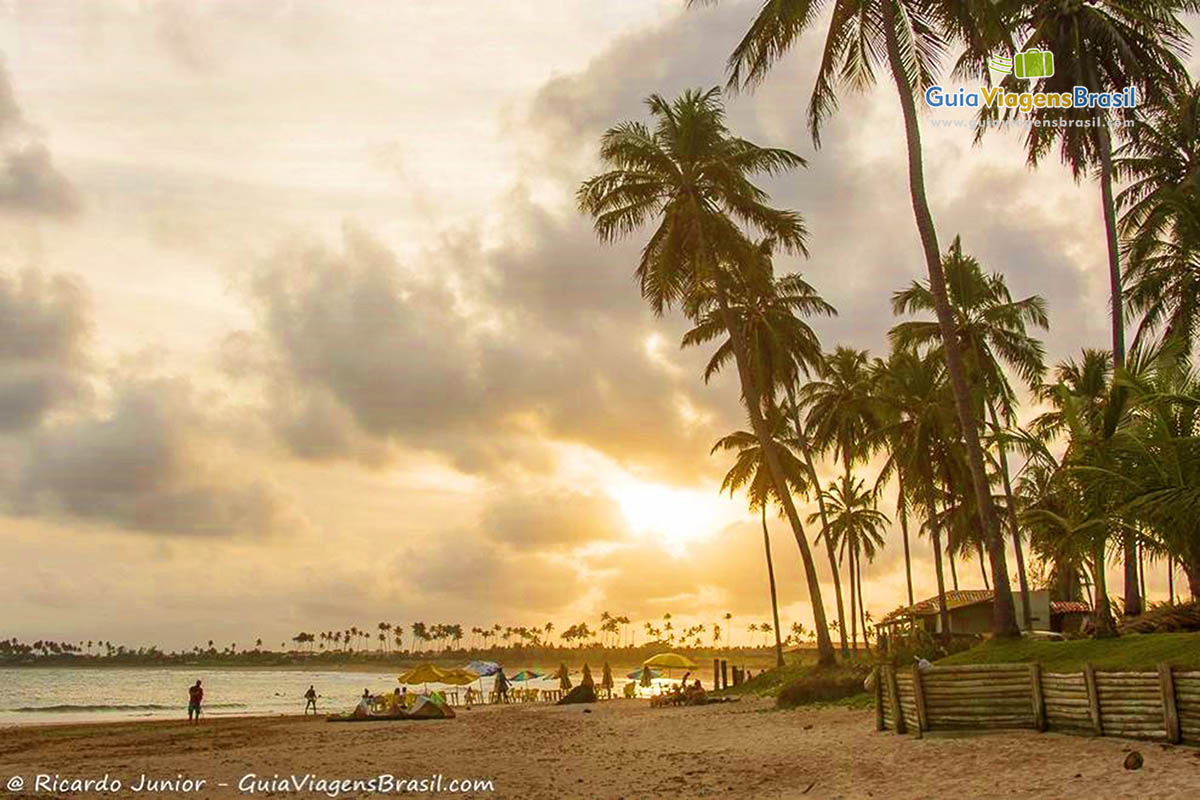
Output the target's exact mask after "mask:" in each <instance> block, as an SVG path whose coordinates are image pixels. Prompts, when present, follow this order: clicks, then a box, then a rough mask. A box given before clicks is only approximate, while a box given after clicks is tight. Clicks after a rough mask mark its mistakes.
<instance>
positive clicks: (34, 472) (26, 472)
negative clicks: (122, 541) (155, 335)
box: [11, 378, 296, 536]
mask: <svg viewBox="0 0 1200 800" xmlns="http://www.w3.org/2000/svg"><path fill="white" fill-rule="evenodd" d="M114 392H115V398H114V400H113V404H112V409H111V411H110V412H109V413H107V414H101V415H96V416H85V417H82V418H79V419H76V420H72V421H69V422H63V423H60V424H56V425H51V426H46V427H44V428H43V429H41V430H38V431H36V432H35V433H33V434H31V435H30V437H29V438H28V439H27V440H26V441H25V442H24V450H25V452H24V454H23V457H21V458H20V459H19V460H18V467H17V470H16V481H15V487H14V489H13V492H12V500H11V504H12V510H13V511H14V512H15V513H16V514H18V515H33V514H37V515H43V516H61V517H67V518H76V519H82V520H90V521H95V522H102V523H108V524H112V525H115V526H118V527H122V528H126V529H132V530H139V531H146V532H153V533H162V534H187V535H207V536H223V535H230V534H265V533H271V532H274V531H278V530H282V529H284V528H286V527H287V526H288V525H290V524H295V523H296V520H295V519H292V518H291V517H290V514H289V510H288V507H287V504H286V503H285V501H284V500H283V498H282V496H281V494H280V493H279V491H278V490H277V489H276V488H275V487H273V486H272V485H270V484H269V483H267V482H265V481H263V480H261V479H256V478H255V477H254V476H253V475H252V474H247V473H248V472H250V471H249V470H243V469H238V470H234V469H231V468H230V467H231V466H232V465H231V464H229V463H223V462H222V461H221V459H219V458H217V452H216V448H215V447H214V446H213V444H212V443H211V439H212V437H213V435H214V433H215V430H214V427H213V425H212V423H211V421H210V420H209V419H208V418H207V416H206V414H205V412H204V411H203V410H202V408H203V405H202V403H201V401H200V399H199V398H197V397H196V395H195V392H194V391H193V390H192V389H191V387H190V386H189V385H188V384H187V383H186V382H184V381H183V380H180V379H166V378H159V379H153V378H151V379H139V378H127V379H125V381H124V382H122V383H119V384H118V385H116V386H115V387H114Z"/></svg>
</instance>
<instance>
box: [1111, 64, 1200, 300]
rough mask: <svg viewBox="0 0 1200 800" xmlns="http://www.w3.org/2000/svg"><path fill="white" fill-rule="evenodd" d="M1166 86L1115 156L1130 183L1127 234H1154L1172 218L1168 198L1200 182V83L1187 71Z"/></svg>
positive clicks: (1122, 224)
mask: <svg viewBox="0 0 1200 800" xmlns="http://www.w3.org/2000/svg"><path fill="white" fill-rule="evenodd" d="M1163 88H1164V93H1165V97H1164V100H1163V103H1162V104H1161V105H1158V106H1152V107H1150V108H1148V109H1144V110H1143V112H1142V113H1141V114H1139V115H1136V116H1135V117H1134V118H1133V120H1132V124H1131V125H1130V126H1129V127H1128V128H1127V129H1126V131H1127V133H1128V136H1127V139H1126V141H1125V143H1124V144H1123V145H1121V147H1120V148H1118V149H1117V151H1116V153H1115V154H1114V158H1113V171H1114V173H1115V174H1116V175H1117V176H1118V177H1120V178H1122V179H1123V180H1124V181H1125V183H1126V186H1125V188H1124V189H1122V190H1121V193H1120V194H1118V195H1117V198H1116V203H1117V208H1118V210H1120V211H1121V212H1122V213H1121V219H1120V221H1119V223H1118V226H1117V227H1118V230H1119V231H1120V233H1121V235H1122V236H1123V237H1125V238H1126V239H1136V238H1139V237H1140V236H1142V235H1144V234H1147V233H1149V234H1150V235H1152V236H1153V235H1154V234H1155V233H1156V232H1157V230H1158V229H1159V227H1160V226H1161V225H1162V224H1163V223H1164V222H1166V221H1167V220H1168V219H1169V217H1165V216H1164V215H1162V214H1160V213H1158V212H1159V209H1160V208H1161V207H1162V206H1163V205H1164V201H1167V200H1168V199H1169V198H1170V197H1171V196H1172V195H1175V194H1176V193H1177V192H1180V191H1184V192H1187V191H1193V190H1195V189H1197V188H1198V187H1200V84H1195V83H1193V82H1192V81H1191V80H1190V79H1189V78H1186V77H1184V78H1181V79H1180V80H1179V81H1178V82H1176V83H1174V84H1171V85H1168V86H1166V87H1163ZM1126 280H1128V277H1127V278H1126ZM1129 310H1130V311H1131V312H1133V311H1134V309H1132V308H1131V309H1129Z"/></svg>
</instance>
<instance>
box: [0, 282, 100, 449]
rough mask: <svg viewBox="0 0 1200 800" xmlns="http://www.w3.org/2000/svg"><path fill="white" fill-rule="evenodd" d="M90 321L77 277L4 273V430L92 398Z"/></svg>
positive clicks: (0, 414) (0, 315) (0, 415)
mask: <svg viewBox="0 0 1200 800" xmlns="http://www.w3.org/2000/svg"><path fill="white" fill-rule="evenodd" d="M88 319H89V318H88V300H87V295H86V292H84V290H83V289H82V288H81V287H80V286H79V285H78V284H77V283H76V282H75V281H73V280H72V279H70V278H67V277H64V276H61V275H58V276H53V277H47V276H45V275H43V274H42V273H40V272H38V271H34V270H30V271H27V272H24V273H22V274H20V275H7V274H4V273H0V432H3V431H15V430H22V429H28V428H31V427H33V426H36V425H37V424H38V423H39V422H41V420H42V418H43V417H44V416H45V415H46V414H47V413H48V412H50V411H53V410H54V409H58V408H63V407H66V406H70V405H71V404H73V403H75V402H77V401H79V400H82V399H84V398H85V397H87V395H88V384H87V376H86V374H85V372H86V368H87V361H88V359H87V355H86V347H87V342H88V337H89V332H90V325H89V322H88Z"/></svg>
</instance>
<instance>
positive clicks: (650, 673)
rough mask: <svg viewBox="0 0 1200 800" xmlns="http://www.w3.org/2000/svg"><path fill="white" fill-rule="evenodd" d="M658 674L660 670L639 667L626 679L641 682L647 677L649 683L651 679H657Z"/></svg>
mask: <svg viewBox="0 0 1200 800" xmlns="http://www.w3.org/2000/svg"><path fill="white" fill-rule="evenodd" d="M658 674H659V673H658V670H656V669H651V668H650V667H638V668H637V669H635V670H634V671H633V672H631V673H629V674H628V675H626V676H625V677H626V678H629V680H631V681H640V680H642V678H643V676H645V679H646V680H647V681H649V680H650V678H657V677H658Z"/></svg>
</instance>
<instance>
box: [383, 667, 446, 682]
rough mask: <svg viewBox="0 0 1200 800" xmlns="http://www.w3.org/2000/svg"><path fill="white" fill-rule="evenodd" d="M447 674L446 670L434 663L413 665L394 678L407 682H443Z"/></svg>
mask: <svg viewBox="0 0 1200 800" xmlns="http://www.w3.org/2000/svg"><path fill="white" fill-rule="evenodd" d="M449 674H450V673H449V672H448V671H447V670H444V669H442V668H441V667H439V666H436V665H434V664H422V665H421V666H419V667H413V668H412V669H410V670H409V671H408V672H406V673H404V674H403V675H401V676H399V677H398V678H397V679H396V680H398V681H400V682H401V683H407V684H416V683H445V682H446V681H445V679H446V676H448V675H449Z"/></svg>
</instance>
